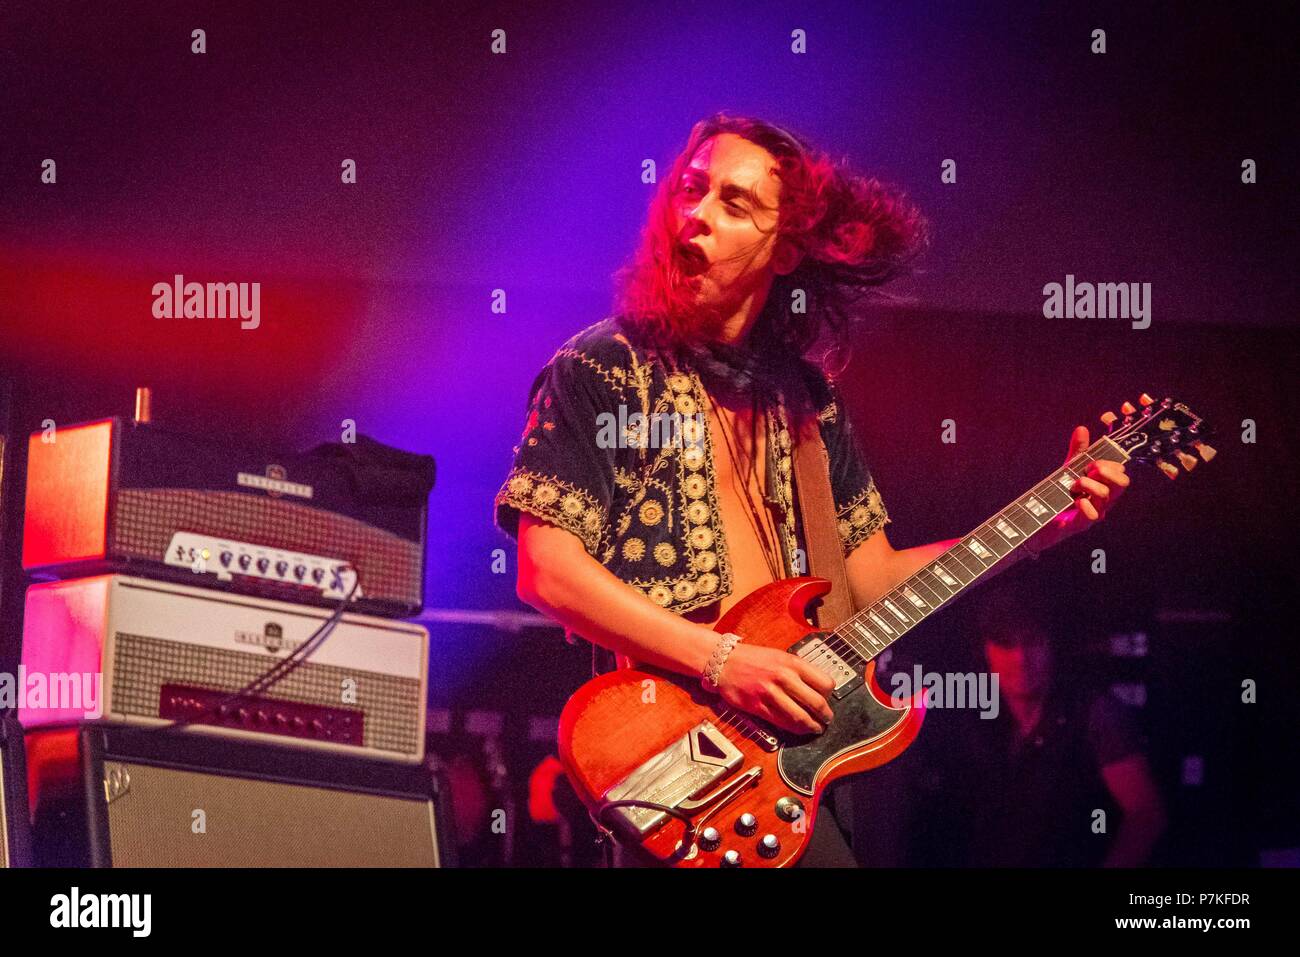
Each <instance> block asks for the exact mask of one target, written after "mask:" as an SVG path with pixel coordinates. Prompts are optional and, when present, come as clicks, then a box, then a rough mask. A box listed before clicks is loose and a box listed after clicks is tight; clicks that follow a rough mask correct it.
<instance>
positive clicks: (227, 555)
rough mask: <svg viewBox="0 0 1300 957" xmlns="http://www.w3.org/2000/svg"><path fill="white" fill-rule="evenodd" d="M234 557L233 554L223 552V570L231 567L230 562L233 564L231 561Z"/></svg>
mask: <svg viewBox="0 0 1300 957" xmlns="http://www.w3.org/2000/svg"><path fill="white" fill-rule="evenodd" d="M234 557H235V556H234V555H233V554H231V553H230V552H222V553H221V567H222V568H229V567H230V562H231V560H232V559H233V558H234Z"/></svg>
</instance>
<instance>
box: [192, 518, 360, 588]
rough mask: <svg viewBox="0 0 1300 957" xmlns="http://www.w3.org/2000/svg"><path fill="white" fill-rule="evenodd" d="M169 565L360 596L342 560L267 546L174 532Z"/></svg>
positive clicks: (219, 576) (221, 577)
mask: <svg viewBox="0 0 1300 957" xmlns="http://www.w3.org/2000/svg"><path fill="white" fill-rule="evenodd" d="M166 563H167V564H168V565H174V566H177V567H181V568H188V569H189V570H190V571H192V572H194V573H195V574H198V575H210V574H215V575H216V576H217V579H218V580H219V581H232V580H234V578H235V577H236V576H240V577H244V578H259V579H263V580H265V581H272V582H277V583H279V584H282V585H287V586H291V587H295V588H304V589H309V590H311V591H313V592H315V593H316V594H318V595H320V596H322V597H324V598H334V599H343V598H346V597H347V596H348V595H349V594H351V595H352V598H353V600H354V601H355V600H356V599H358V598H361V597H362V595H361V586H360V585H356V591H355V592H353V590H352V588H353V585H354V584H355V583H356V580H357V572H356V569H354V568H353V567H352V566H351V565H349V564H348V563H347V562H345V561H343V560H342V559H337V558H329V557H328V556H325V555H308V554H305V553H302V552H286V551H281V550H280V549H276V548H266V547H264V546H261V545H253V544H250V543H248V542H237V541H234V540H232V539H222V538H215V537H213V536H211V535H198V534H195V533H193V532H177V533H176V534H175V535H173V536H172V538H171V542H170V544H169V545H168V546H167V558H166Z"/></svg>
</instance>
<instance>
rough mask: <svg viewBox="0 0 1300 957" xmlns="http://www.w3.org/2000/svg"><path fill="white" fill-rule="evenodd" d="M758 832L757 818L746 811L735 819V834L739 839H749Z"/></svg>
mask: <svg viewBox="0 0 1300 957" xmlns="http://www.w3.org/2000/svg"><path fill="white" fill-rule="evenodd" d="M757 830H758V818H756V817H754V815H752V814H750V813H749V812H748V811H746V812H745V813H744V814H742V815H740V817H738V818H736V833H737V834H739V835H740V836H741V837H749V836H750V835H751V834H753V833H754V832H755V831H757Z"/></svg>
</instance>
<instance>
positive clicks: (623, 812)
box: [604, 721, 744, 841]
mask: <svg viewBox="0 0 1300 957" xmlns="http://www.w3.org/2000/svg"><path fill="white" fill-rule="evenodd" d="M743 760H744V755H742V754H741V753H740V750H739V749H738V748H737V747H736V746H735V745H734V744H732V743H731V741H730V740H728V738H727V736H726V735H724V734H723V733H722V732H721V731H719V730H718V728H717V727H716V726H715V725H714V724H713V722H711V721H701V722H700V723H699V724H697V725H696V726H695V727H693V728H691V730H690V731H688V732H686V734H684V735H683V736H682V737H680V738H678V739H677V740H676V741H674V742H673V743H672V744H670V745H669V746H668V747H666V748H664V749H663V750H662V751H660V752H659V753H658V754H656V755H655V756H654V757H652V758H650V759H649V760H648V761H645V762H644V763H642V764H641V765H640V766H638V767H637V768H636V769H635V770H634V771H632V773H631V774H629V775H628V776H627V777H625V778H624V779H623V780H622V781H620V782H618V784H616V785H614V786H613V787H612V788H610V789H609V790H608V791H606V792H605V795H604V800H606V801H648V802H650V803H652V804H662V805H664V806H665V807H670V808H673V809H674V810H676V809H679V808H680V809H684V810H685V809H687V808H688V807H689V805H690V802H692V801H693V800H694V799H696V798H699V797H700V796H702V795H703V794H705V793H706V792H708V791H711V790H712V789H713V787H714V786H715V785H716V784H717V783H718V782H719V781H721V780H722V779H723V778H725V777H727V776H729V775H731V774H733V773H735V771H736V770H737V769H738V768H739V767H740V765H741V763H742V762H743ZM668 818H669V815H668V814H666V813H664V812H663V811H660V810H656V809H655V808H651V807H635V806H633V807H617V808H610V809H609V811H608V812H607V813H606V814H605V815H604V821H605V823H606V824H607V825H608V826H609V827H610V828H611V830H613V831H615V832H616V833H617V834H618V836H619V837H620V838H622V839H624V840H631V841H643V840H645V838H646V836H647V835H648V834H650V833H651V832H653V831H654V830H656V829H657V828H659V827H661V826H662V825H663V824H664V823H665V822H666V821H667V820H668Z"/></svg>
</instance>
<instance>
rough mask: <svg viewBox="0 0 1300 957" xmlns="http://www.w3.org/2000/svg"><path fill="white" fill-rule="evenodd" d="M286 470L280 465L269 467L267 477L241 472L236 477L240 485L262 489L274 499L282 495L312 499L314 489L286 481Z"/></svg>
mask: <svg viewBox="0 0 1300 957" xmlns="http://www.w3.org/2000/svg"><path fill="white" fill-rule="evenodd" d="M285 474H286V473H285V471H284V468H283V467H281V466H279V465H268V466H267V467H266V474H265V475H254V474H253V473H252V472H240V473H239V474H238V475H237V476H236V477H235V481H237V482H238V483H239V484H240V485H243V486H246V487H248V488H260V489H262V490H263V491H265V492H266V493H267V494H268V495H270V496H271V497H272V498H277V497H279V496H281V495H296V496H298V497H299V498H311V497H312V492H313V489H312V487H311V486H310V485H303V484H301V483H299V482H287V481H285Z"/></svg>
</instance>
